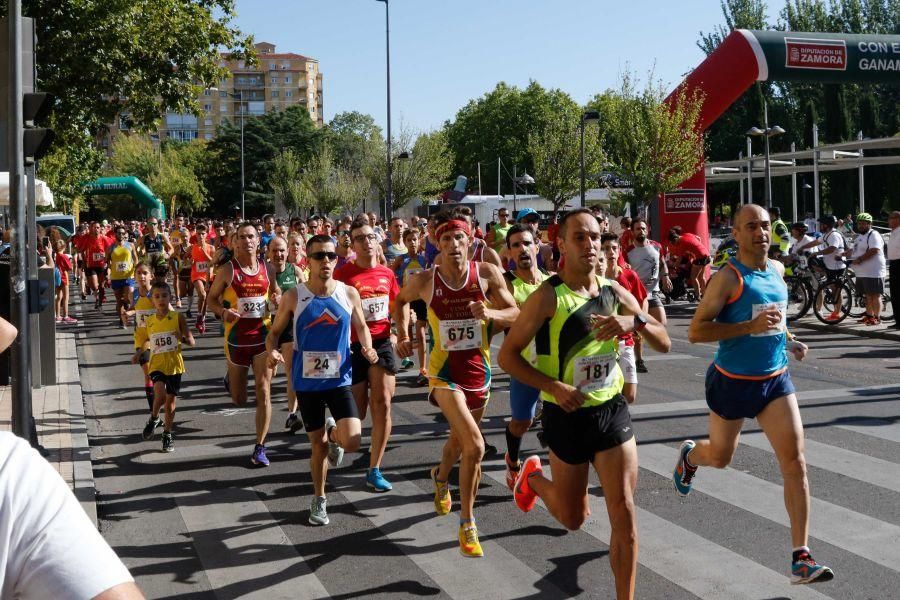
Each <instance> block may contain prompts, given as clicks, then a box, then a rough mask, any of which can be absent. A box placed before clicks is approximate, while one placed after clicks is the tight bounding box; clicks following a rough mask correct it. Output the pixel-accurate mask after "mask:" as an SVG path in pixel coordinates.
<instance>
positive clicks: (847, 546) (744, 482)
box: [638, 444, 900, 571]
mask: <svg viewBox="0 0 900 600" xmlns="http://www.w3.org/2000/svg"><path fill="white" fill-rule="evenodd" d="M677 454H678V450H677V448H674V447H669V446H664V445H662V444H645V445H642V446H640V447H639V448H638V457H639V464H640V466H641V468H643V469H647V470H650V471H653V472H654V473H657V474H658V475H661V476H663V477H666V478H670V477H671V476H672V469H673V468H674V466H675V459H676V456H677ZM693 487H694V491H695V492H701V493H703V494H706V495H708V496H711V497H713V498H716V499H717V500H720V501H722V502H727V503H728V504H732V505H734V506H736V507H738V508H741V509H743V510H746V511H747V512H750V513H753V514H755V515H757V516H760V517H763V518H764V519H768V520H770V521H772V522H774V523H778V524H779V525H783V526H784V527H789V526H790V525H789V523H788V518H787V511H786V510H785V508H784V491H783V489H782V487H781V486H780V485H776V484H774V483H771V482H769V481H766V480H764V479H760V478H758V477H753V476H752V475H747V474H746V473H741V472H740V471H736V470H734V469H712V468H706V467H704V468H701V469H700V470H699V471H698V472H697V477H696V478H695V479H694V483H693ZM809 530H810V535H811V536H812V537H814V538H818V539H820V540H823V541H825V542H827V543H829V544H833V545H835V546H838V547H840V548H843V549H844V550H846V551H848V552H851V553H853V554H856V555H858V556H860V557H862V558H865V559H868V560H870V561H872V562H874V563H878V564H879V565H882V566H884V567H886V568H888V569H890V570H891V571H897V570H898V568H900V544H898V543H897V540H900V527H898V526H896V525H893V524H891V523H886V522H884V521H880V520H878V519H875V518H872V517H869V516H866V515H863V514H860V513H858V512H855V511H852V510H850V509H847V508H843V507H841V506H837V505H835V504H831V503H830V502H826V501H824V500H820V499H818V498H815V497H813V498H810V528H809Z"/></svg>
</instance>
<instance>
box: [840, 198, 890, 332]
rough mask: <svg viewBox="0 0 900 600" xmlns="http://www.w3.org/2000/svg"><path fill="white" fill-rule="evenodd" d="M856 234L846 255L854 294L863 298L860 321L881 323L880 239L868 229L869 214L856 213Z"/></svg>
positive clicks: (882, 263)
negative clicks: (864, 303)
mask: <svg viewBox="0 0 900 600" xmlns="http://www.w3.org/2000/svg"><path fill="white" fill-rule="evenodd" d="M856 228H857V231H858V232H859V235H858V236H856V240H855V241H854V243H853V250H852V251H850V252H849V256H850V267H851V268H852V269H853V272H854V273H856V293H857V294H859V295H860V296H865V297H866V314H865V315H863V318H862V319H860V323H862V324H864V325H879V324H880V323H881V295H882V294H883V293H884V266H885V260H884V238H882V237H881V234H880V233H878V232H877V231H876V230H875V229H873V228H872V215H870V214H869V213H859V215H857V217H856Z"/></svg>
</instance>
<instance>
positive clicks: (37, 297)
mask: <svg viewBox="0 0 900 600" xmlns="http://www.w3.org/2000/svg"><path fill="white" fill-rule="evenodd" d="M48 306H50V283H49V282H47V281H44V280H43V279H29V280H28V312H29V313H30V314H33V315H36V314H39V313H42V312H44V311H45V310H47V307H48Z"/></svg>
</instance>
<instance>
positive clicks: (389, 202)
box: [375, 0, 394, 220]
mask: <svg viewBox="0 0 900 600" xmlns="http://www.w3.org/2000/svg"><path fill="white" fill-rule="evenodd" d="M375 1H376V2H384V23H385V26H384V33H385V51H386V52H385V53H386V58H387V60H386V73H387V189H386V192H387V193H386V194H385V196H386V197H385V199H384V211H383V215H384V218H385V220H388V219H390V218H391V212H392V211H393V208H394V185H393V179H392V175H393V173H392V170H393V164H392V160H391V159H392V157H391V11H390V2H389V0H375Z"/></svg>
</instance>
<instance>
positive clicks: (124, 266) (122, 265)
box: [115, 261, 131, 273]
mask: <svg viewBox="0 0 900 600" xmlns="http://www.w3.org/2000/svg"><path fill="white" fill-rule="evenodd" d="M115 267H116V272H117V273H127V272H128V271H130V270H131V263H130V262H128V261H126V262H117V263H116V265H115Z"/></svg>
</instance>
